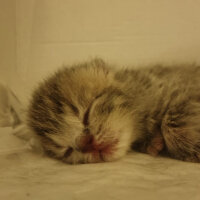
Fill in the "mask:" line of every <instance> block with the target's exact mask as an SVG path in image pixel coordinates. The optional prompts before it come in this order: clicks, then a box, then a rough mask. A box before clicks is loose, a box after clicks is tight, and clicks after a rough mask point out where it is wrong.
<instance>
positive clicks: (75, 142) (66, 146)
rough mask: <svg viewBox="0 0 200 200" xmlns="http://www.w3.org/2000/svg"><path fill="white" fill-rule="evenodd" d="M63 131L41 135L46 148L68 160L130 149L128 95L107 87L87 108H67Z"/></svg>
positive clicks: (109, 157)
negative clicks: (74, 109)
mask: <svg viewBox="0 0 200 200" xmlns="http://www.w3.org/2000/svg"><path fill="white" fill-rule="evenodd" d="M63 124H64V131H62V133H61V134H59V133H57V134H46V137H42V145H43V147H44V149H45V150H46V151H47V152H49V153H50V154H52V155H53V156H55V157H57V158H59V159H62V160H63V161H65V162H67V163H92V162H103V161H113V160H116V159H119V158H121V157H122V156H123V155H125V154H126V152H127V151H128V150H129V147H130V144H131V142H132V140H133V139H134V138H133V134H132V131H133V118H132V113H131V111H130V103H129V101H128V100H127V97H126V96H125V95H124V94H123V93H122V92H121V91H119V90H118V89H113V88H108V89H106V90H105V91H104V92H103V93H102V94H100V95H99V96H97V97H96V98H94V99H93V101H92V102H91V103H90V105H89V106H88V107H87V108H85V109H84V108H81V107H78V106H77V112H76V113H75V112H74V111H73V110H72V109H70V107H66V108H65V117H64V122H63Z"/></svg>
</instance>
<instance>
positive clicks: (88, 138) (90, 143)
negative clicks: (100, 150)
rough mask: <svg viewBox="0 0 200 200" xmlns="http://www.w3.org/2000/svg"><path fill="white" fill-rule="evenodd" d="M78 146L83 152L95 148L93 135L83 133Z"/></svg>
mask: <svg viewBox="0 0 200 200" xmlns="http://www.w3.org/2000/svg"><path fill="white" fill-rule="evenodd" d="M79 148H80V150H81V152H83V153H88V152H91V151H93V150H95V142H94V137H93V136H92V135H84V136H83V137H82V138H81V141H80V144H79Z"/></svg>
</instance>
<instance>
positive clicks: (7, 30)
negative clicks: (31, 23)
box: [0, 0, 16, 84]
mask: <svg viewBox="0 0 200 200" xmlns="http://www.w3.org/2000/svg"><path fill="white" fill-rule="evenodd" d="M15 11H16V9H15V0H0V81H4V82H6V83H8V84H9V83H10V82H11V81H12V77H11V74H12V73H13V70H14V69H15V67H16V17H15Z"/></svg>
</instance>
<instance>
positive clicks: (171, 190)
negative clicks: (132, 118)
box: [0, 86, 200, 200]
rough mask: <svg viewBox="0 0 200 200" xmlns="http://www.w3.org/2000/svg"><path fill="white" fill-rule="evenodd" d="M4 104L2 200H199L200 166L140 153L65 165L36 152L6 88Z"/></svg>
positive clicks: (2, 94) (0, 163)
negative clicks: (100, 160) (118, 158)
mask: <svg viewBox="0 0 200 200" xmlns="http://www.w3.org/2000/svg"><path fill="white" fill-rule="evenodd" d="M0 99H1V100H0V113H1V115H0V117H1V120H0V124H1V128H0V199H6V200H25V199H36V200H40V199H42V200H46V199H47V200H71V199H75V200H79V199H80V200H98V199H104V200H107V199H109V200H110V199H119V200H120V199H134V200H136V199H142V200H145V199H162V200H167V199H170V200H173V199H181V200H186V199H193V200H199V199H200V164H197V163H187V162H181V161H177V160H173V159H168V158H161V157H155V158H154V157H151V156H149V155H145V154H140V153H135V152H132V153H129V154H128V155H127V156H126V157H124V158H123V159H122V160H119V161H116V162H111V163H98V164H81V165H68V164H64V163H62V162H60V161H57V160H53V159H51V158H48V157H46V156H45V155H43V154H41V153H40V152H39V151H37V148H36V144H35V143H34V140H33V138H32V136H31V134H30V132H29V130H28V129H27V128H26V126H25V125H24V123H23V112H22V110H23V109H22V108H21V107H20V103H19V101H18V100H17V98H16V97H15V95H13V93H12V92H11V91H10V90H9V89H7V88H6V87H5V86H1V90H0Z"/></svg>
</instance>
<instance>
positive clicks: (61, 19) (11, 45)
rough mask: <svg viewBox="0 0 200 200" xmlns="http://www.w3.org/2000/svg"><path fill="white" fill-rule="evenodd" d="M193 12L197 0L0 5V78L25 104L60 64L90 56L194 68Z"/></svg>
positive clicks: (196, 32)
mask: <svg viewBox="0 0 200 200" xmlns="http://www.w3.org/2000/svg"><path fill="white" fill-rule="evenodd" d="M199 8H200V1H198V0H167V1H164V0H163V1H162V0H16V1H15V0H0V16H1V18H0V22H1V31H0V41H1V45H0V69H1V77H3V79H4V80H10V79H9V78H8V77H11V81H10V84H11V85H12V88H13V89H14V90H16V91H17V93H19V95H20V96H21V98H22V99H27V98H28V96H29V93H30V91H31V89H32V88H33V86H34V85H35V83H36V82H38V81H39V80H41V78H43V77H45V76H46V75H47V74H48V73H50V72H52V71H54V70H55V69H57V68H58V67H59V66H60V65H62V64H71V63H74V62H77V61H82V60H87V59H88V58H91V57H93V56H101V57H103V58H104V59H105V60H108V61H112V62H115V63H118V64H123V65H126V64H135V65H137V64H149V63H155V62H168V63H174V62H175V63H176V62H198V63H199V62H200V57H199V51H200V12H199ZM15 52H16V53H15Z"/></svg>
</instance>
